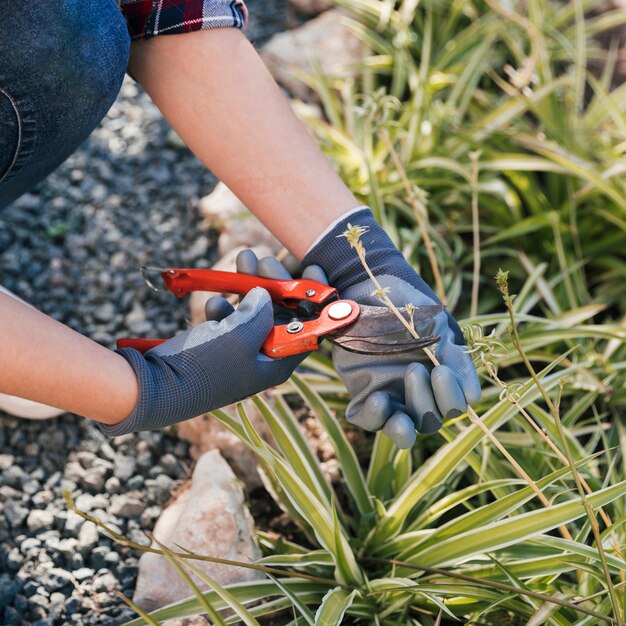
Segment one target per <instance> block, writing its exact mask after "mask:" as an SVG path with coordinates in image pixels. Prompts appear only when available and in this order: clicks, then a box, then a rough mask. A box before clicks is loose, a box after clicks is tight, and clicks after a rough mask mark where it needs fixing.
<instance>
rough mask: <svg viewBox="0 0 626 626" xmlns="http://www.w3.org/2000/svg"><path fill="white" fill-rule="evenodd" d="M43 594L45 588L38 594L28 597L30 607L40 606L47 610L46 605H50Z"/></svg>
mask: <svg viewBox="0 0 626 626" xmlns="http://www.w3.org/2000/svg"><path fill="white" fill-rule="evenodd" d="M45 594H46V591H45V588H44V589H41V592H40V593H36V594H34V595H32V596H31V597H30V599H29V603H30V604H31V605H33V604H34V605H35V606H40V607H42V608H44V609H45V608H48V604H50V601H49V600H48V598H47V597H46V595H45Z"/></svg>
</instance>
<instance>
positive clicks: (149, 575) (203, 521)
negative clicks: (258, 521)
mask: <svg viewBox="0 0 626 626" xmlns="http://www.w3.org/2000/svg"><path fill="white" fill-rule="evenodd" d="M154 536H155V537H156V538H157V539H158V540H159V541H161V542H162V543H164V544H165V545H166V546H168V547H169V548H171V549H172V550H174V551H179V550H180V548H178V547H177V545H176V544H178V545H179V546H183V547H185V548H188V549H189V550H191V551H193V552H195V553H198V554H201V555H204V556H214V557H220V558H224V559H230V560H234V561H243V562H250V561H254V560H256V559H258V558H259V557H260V552H259V549H258V547H257V545H256V543H255V541H254V538H253V520H252V517H251V516H250V514H249V512H248V510H247V509H246V508H245V506H244V496H243V490H242V488H241V484H240V482H239V480H238V479H237V477H236V476H235V475H234V474H233V472H232V470H231V469H230V467H229V465H228V463H226V461H225V460H224V459H223V458H222V456H221V454H220V453H219V451H217V450H211V451H210V452H207V453H206V454H204V455H202V457H201V458H200V459H198V462H197V464H196V467H195V469H194V472H193V476H192V482H191V488H190V489H188V490H186V491H184V492H182V493H181V494H180V495H179V497H178V498H177V499H176V500H175V502H174V503H173V504H172V505H171V506H169V507H168V508H167V509H165V510H164V511H163V513H162V515H161V517H160V518H159V520H158V522H157V524H156V526H155V529H154ZM155 547H157V546H155ZM194 565H195V566H196V567H198V568H200V569H201V570H202V571H203V572H205V573H206V574H208V575H209V576H211V577H212V578H214V579H215V580H217V581H218V582H219V583H220V584H229V583H234V582H240V581H251V580H258V579H260V578H262V577H263V575H262V574H261V573H259V572H256V571H254V570H250V569H244V568H237V567H232V566H229V565H222V564H216V563H210V562H207V561H194ZM193 578H194V581H195V582H196V584H198V586H199V587H200V588H201V589H206V588H207V586H206V584H205V583H204V582H203V581H202V580H201V579H199V578H198V577H197V576H195V575H193ZM190 595H193V594H192V592H191V590H190V589H189V587H187V585H186V584H185V582H184V580H183V579H182V578H181V577H180V575H179V574H178V573H177V572H176V570H175V569H174V567H173V566H172V565H171V564H170V563H169V562H168V561H167V559H166V558H165V557H163V556H161V555H158V554H150V553H146V554H144V555H143V556H142V557H141V559H140V561H139V576H138V578H137V587H136V589H135V595H134V601H135V602H136V603H137V604H138V605H139V606H140V607H142V608H144V609H146V610H149V611H152V610H154V609H157V608H159V607H162V606H165V605H166V604H169V603H171V602H176V601H177V600H181V599H183V598H187V597H189V596H190Z"/></svg>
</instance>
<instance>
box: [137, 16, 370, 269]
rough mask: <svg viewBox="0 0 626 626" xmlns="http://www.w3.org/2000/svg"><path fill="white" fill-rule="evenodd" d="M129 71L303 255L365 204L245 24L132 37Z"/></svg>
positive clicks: (261, 216) (248, 201)
mask: <svg viewBox="0 0 626 626" xmlns="http://www.w3.org/2000/svg"><path fill="white" fill-rule="evenodd" d="M130 71H131V73H132V75H133V76H134V77H135V78H136V79H137V80H138V81H139V82H140V83H141V84H142V85H143V86H144V88H145V89H146V91H147V92H148V93H149V94H150V96H151V97H152V98H153V100H154V101H155V103H156V104H157V106H158V107H159V108H160V109H161V111H162V113H163V114H164V116H165V117H166V118H167V120H168V121H169V122H170V124H171V125H172V126H173V127H174V128H175V129H176V131H177V132H178V133H179V134H180V135H181V137H182V138H183V140H184V141H185V143H186V144H187V145H188V146H189V148H190V149H191V150H193V152H194V153H195V154H196V155H197V156H198V157H199V158H200V159H201V160H202V161H203V163H205V165H206V166H207V167H208V168H209V169H210V170H211V171H212V172H213V173H214V174H215V175H216V176H217V177H218V178H220V179H221V180H222V181H224V183H226V185H228V187H230V189H231V190H232V191H233V192H234V193H235V194H236V195H237V196H238V197H239V198H240V199H241V200H242V202H244V204H246V206H247V207H248V208H249V209H250V210H251V211H252V212H253V213H254V214H255V215H256V216H257V217H258V218H259V219H260V220H261V221H262V222H263V223H264V224H265V225H266V226H267V227H268V228H269V229H270V230H271V231H272V232H273V233H274V235H276V237H278V239H279V240H280V241H281V242H282V243H283V244H284V245H285V246H286V247H287V248H288V249H289V250H290V251H291V252H292V253H293V254H294V255H295V256H296V257H298V258H302V256H304V254H305V252H306V251H307V249H308V248H309V246H310V245H311V244H312V243H313V241H314V240H315V238H316V237H317V236H318V235H319V234H320V233H321V232H322V231H323V230H324V229H325V228H326V227H327V226H328V225H329V224H330V223H331V222H332V221H333V220H335V219H336V218H338V217H339V216H341V215H343V214H344V213H345V212H346V211H348V210H350V209H353V208H355V207H357V206H358V202H357V200H356V199H355V198H354V196H353V195H352V193H351V192H350V191H349V190H348V189H347V187H346V186H345V185H344V183H343V182H342V181H341V179H340V178H339V177H338V176H337V174H336V173H335V171H334V170H333V168H332V166H331V164H330V163H329V162H328V160H327V159H326V157H325V156H324V155H323V154H322V153H321V152H320V151H319V149H318V148H317V146H316V145H315V143H314V141H313V140H312V139H311V137H310V136H309V135H308V133H307V131H306V130H305V128H304V127H303V126H302V124H301V123H300V121H299V120H298V119H297V118H296V116H295V115H294V113H293V112H292V110H291V107H290V106H289V103H288V102H287V100H286V99H285V98H284V96H283V95H282V93H281V92H280V89H279V88H278V86H277V85H276V83H275V82H274V79H273V78H272V76H271V75H270V74H269V72H268V71H267V69H266V68H265V66H264V64H263V62H262V61H261V59H260V58H259V56H258V54H257V53H256V51H255V50H254V48H253V47H252V45H251V44H250V43H249V42H248V40H247V39H246V38H245V36H244V35H243V34H242V33H241V32H240V31H238V30H236V29H234V28H217V29H213V30H206V31H197V32H194V33H186V34H183V35H168V36H163V37H156V38H155V39H151V40H149V41H146V42H138V43H133V44H132V52H131V61H130Z"/></svg>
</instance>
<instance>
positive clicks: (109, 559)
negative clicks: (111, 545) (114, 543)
mask: <svg viewBox="0 0 626 626" xmlns="http://www.w3.org/2000/svg"><path fill="white" fill-rule="evenodd" d="M104 560H105V562H106V564H107V567H109V568H114V567H115V566H116V565H117V564H118V563H119V562H120V555H119V554H118V553H117V552H109V553H108V554H107V555H106V556H105V557H104Z"/></svg>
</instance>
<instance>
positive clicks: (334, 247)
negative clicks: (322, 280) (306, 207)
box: [302, 206, 434, 296]
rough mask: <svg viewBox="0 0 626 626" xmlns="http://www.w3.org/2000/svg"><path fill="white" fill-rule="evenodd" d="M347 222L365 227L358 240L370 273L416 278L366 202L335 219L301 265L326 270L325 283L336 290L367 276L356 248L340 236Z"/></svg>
mask: <svg viewBox="0 0 626 626" xmlns="http://www.w3.org/2000/svg"><path fill="white" fill-rule="evenodd" d="M348 225H352V226H361V227H364V228H365V232H364V234H363V235H362V236H361V242H362V243H363V246H364V248H365V252H366V260H367V263H368V265H369V267H370V269H371V270H372V272H373V273H374V274H376V275H380V274H389V275H392V276H395V277H397V278H400V279H404V280H407V282H412V279H413V278H419V277H418V276H417V274H416V273H415V271H414V270H413V269H412V268H411V267H410V266H409V265H408V263H407V262H406V260H405V259H404V257H403V256H402V253H401V252H400V251H399V250H398V248H397V247H396V246H395V245H394V244H393V242H392V241H391V239H390V237H389V235H388V234H387V233H386V232H385V230H384V229H383V228H382V226H380V224H378V222H377V221H376V219H375V218H374V214H373V213H372V211H371V209H370V208H369V207H366V206H362V207H358V208H357V209H354V210H352V211H348V212H347V213H346V214H345V215H344V216H342V217H341V218H340V219H339V220H335V222H333V224H331V225H330V226H329V227H328V228H327V229H326V231H325V232H324V233H323V234H322V235H321V236H320V237H318V239H317V240H316V242H315V243H314V244H313V245H312V246H311V248H310V249H309V250H308V252H307V253H306V255H305V256H304V259H303V260H302V264H303V267H306V266H307V265H319V266H320V267H321V268H322V269H323V270H324V272H325V273H326V275H327V277H328V282H329V284H330V285H332V286H333V287H336V288H337V289H338V291H339V293H340V294H341V293H342V292H344V291H345V290H346V289H348V288H350V287H352V286H354V285H357V284H359V283H362V282H364V281H366V280H368V278H369V276H368V274H367V272H366V270H365V268H364V267H363V265H362V264H361V261H360V259H359V257H358V255H357V253H356V251H355V250H354V249H352V248H351V247H350V245H349V243H348V241H347V240H346V238H345V237H342V234H343V233H344V232H345V231H346V230H347V229H348ZM420 280H421V279H420ZM422 282H423V281H422ZM420 286H421V285H420ZM426 288H427V289H428V287H426ZM433 296H434V294H433Z"/></svg>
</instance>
